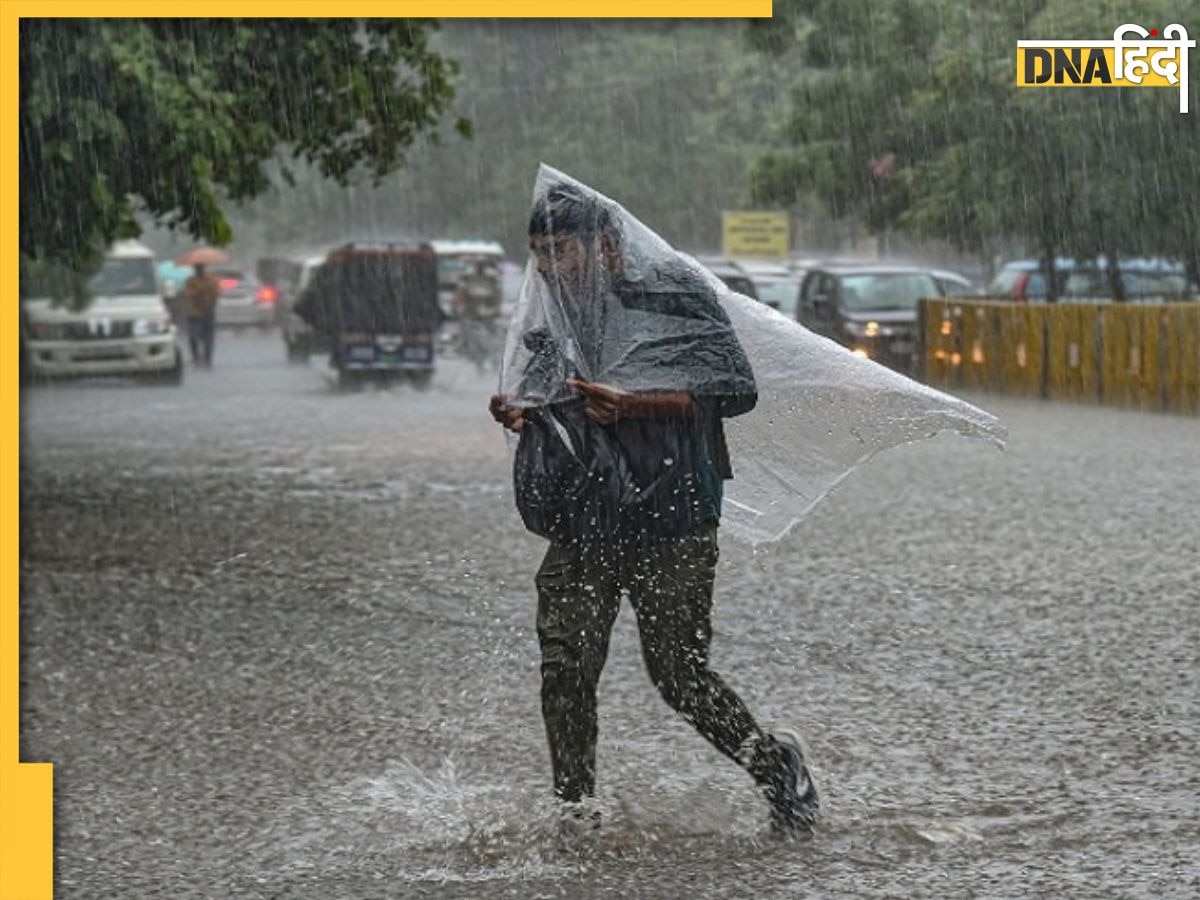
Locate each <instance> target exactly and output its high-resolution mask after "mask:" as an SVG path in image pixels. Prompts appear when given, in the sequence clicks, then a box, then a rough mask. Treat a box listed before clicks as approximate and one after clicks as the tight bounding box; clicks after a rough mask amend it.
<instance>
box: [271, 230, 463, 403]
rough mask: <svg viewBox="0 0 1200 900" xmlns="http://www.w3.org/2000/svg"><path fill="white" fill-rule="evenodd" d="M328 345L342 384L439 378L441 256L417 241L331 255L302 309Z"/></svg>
mask: <svg viewBox="0 0 1200 900" xmlns="http://www.w3.org/2000/svg"><path fill="white" fill-rule="evenodd" d="M295 309H296V313H297V314H298V315H300V316H301V317H302V318H303V319H304V320H305V321H307V322H308V323H309V324H310V325H312V327H313V329H314V330H315V331H317V332H319V333H321V334H323V335H325V336H326V337H327V338H328V341H329V345H330V347H331V351H330V360H329V361H330V365H331V366H332V367H333V368H334V369H336V370H337V373H338V383H339V385H341V386H343V387H349V386H354V385H358V384H361V383H363V382H364V381H366V380H369V379H379V380H395V379H397V378H403V379H406V380H407V381H409V382H410V383H412V384H414V385H415V386H417V387H421V388H423V387H427V386H428V385H429V383H430V381H431V380H432V378H433V371H434V360H435V353H434V349H435V348H434V343H435V337H436V334H437V330H438V326H439V325H440V324H441V321H442V313H441V310H440V308H439V306H438V268H437V255H436V254H435V253H434V251H433V248H432V247H431V246H430V245H429V244H425V243H420V242H416V241H380V240H368V241H358V242H352V243H347V244H344V245H342V246H340V247H337V248H336V249H334V250H332V251H330V252H329V254H328V256H327V257H326V260H325V263H324V265H322V266H321V267H320V268H319V269H318V270H317V271H316V273H315V274H314V276H313V279H312V281H311V282H310V284H309V285H308V286H307V287H306V288H305V289H304V291H303V293H302V294H301V296H300V298H299V299H298V301H297V303H296V308H295Z"/></svg>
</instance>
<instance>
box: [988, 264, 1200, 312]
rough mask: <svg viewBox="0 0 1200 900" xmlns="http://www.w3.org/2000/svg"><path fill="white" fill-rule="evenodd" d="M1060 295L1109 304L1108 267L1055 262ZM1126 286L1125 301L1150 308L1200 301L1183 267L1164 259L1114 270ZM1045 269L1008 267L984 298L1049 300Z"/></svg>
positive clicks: (1041, 266)
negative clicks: (1170, 303)
mask: <svg viewBox="0 0 1200 900" xmlns="http://www.w3.org/2000/svg"><path fill="white" fill-rule="evenodd" d="M1054 268H1055V273H1056V275H1057V277H1058V283H1059V292H1058V295H1059V297H1060V298H1061V299H1063V300H1086V301H1090V302H1102V303H1103V302H1109V301H1111V300H1113V291H1112V287H1111V285H1110V283H1109V278H1108V271H1107V263H1106V262H1105V260H1104V259H1103V258H1100V259H1094V260H1078V261H1077V260H1074V259H1067V258H1064V259H1058V260H1056V261H1055V263H1054ZM1118 268H1119V269H1120V272H1121V279H1122V281H1123V282H1124V284H1125V296H1126V299H1128V300H1130V301H1132V302H1143V303H1154V302H1172V301H1187V300H1195V299H1198V298H1200V288H1198V287H1197V286H1196V285H1195V284H1193V283H1191V282H1190V281H1189V280H1188V278H1187V275H1186V272H1185V270H1184V267H1183V266H1182V265H1180V264H1179V263H1175V262H1172V261H1170V260H1164V259H1140V258H1139V259H1125V260H1121V261H1120V263H1119V264H1118ZM1047 270H1048V267H1047V266H1046V265H1045V264H1044V263H1043V262H1042V261H1041V260H1037V259H1018V260H1013V261H1012V262H1009V263H1006V264H1005V265H1004V267H1003V268H1001V270H1000V271H999V273H997V275H996V277H995V278H994V279H993V280H992V283H991V284H990V285H989V286H988V291H987V292H988V294H989V295H990V296H994V297H1005V298H1010V299H1013V300H1027V301H1035V302H1036V301H1041V300H1045V299H1046V297H1047V296H1049V289H1048V288H1049V278H1048V277H1047V276H1048V274H1049V273H1048V271H1047Z"/></svg>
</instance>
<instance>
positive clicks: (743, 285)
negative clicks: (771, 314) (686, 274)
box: [697, 256, 758, 300]
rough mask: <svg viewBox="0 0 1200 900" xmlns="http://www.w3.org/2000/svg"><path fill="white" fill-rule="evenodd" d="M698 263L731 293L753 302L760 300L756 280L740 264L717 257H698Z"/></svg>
mask: <svg viewBox="0 0 1200 900" xmlns="http://www.w3.org/2000/svg"><path fill="white" fill-rule="evenodd" d="M697 261H698V262H699V263H700V264H701V265H703V266H704V267H705V268H706V269H708V270H709V271H710V272H712V273H713V274H714V275H716V276H717V278H719V279H721V281H722V282H724V283H725V286H726V287H728V288H729V289H730V290H731V291H734V292H736V293H738V294H742V295H744V296H746V297H749V298H751V299H752V300H757V299H758V289H757V288H755V286H754V280H753V279H752V278H751V277H750V275H749V274H748V273H747V272H746V270H745V269H743V268H742V267H741V266H740V265H739V264H738V263H736V262H734V261H733V260H730V259H724V258H722V257H716V256H701V257H697Z"/></svg>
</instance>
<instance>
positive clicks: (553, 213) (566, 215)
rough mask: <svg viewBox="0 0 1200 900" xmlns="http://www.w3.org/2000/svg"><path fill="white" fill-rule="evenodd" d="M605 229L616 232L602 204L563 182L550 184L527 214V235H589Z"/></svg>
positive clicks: (614, 234)
mask: <svg viewBox="0 0 1200 900" xmlns="http://www.w3.org/2000/svg"><path fill="white" fill-rule="evenodd" d="M605 232H607V233H609V234H612V235H613V236H614V237H615V236H616V229H615V228H614V227H613V220H612V216H611V214H610V213H609V211H608V208H607V207H606V205H605V204H604V203H602V202H601V201H599V200H597V199H596V198H595V197H591V196H589V195H587V194H585V193H584V192H583V191H581V190H579V188H577V187H575V186H574V185H571V184H567V183H566V182H558V183H556V184H552V185H551V186H550V189H549V190H547V191H546V195H545V196H544V197H542V198H541V199H539V200H538V201H537V202H536V203H535V204H534V205H533V212H532V213H531V214H530V216H529V236H530V237H550V236H551V235H573V236H575V237H580V238H591V237H595V236H596V235H598V234H603V233H605Z"/></svg>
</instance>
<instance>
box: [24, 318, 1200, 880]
mask: <svg viewBox="0 0 1200 900" xmlns="http://www.w3.org/2000/svg"><path fill="white" fill-rule="evenodd" d="M493 381H494V378H493V377H486V376H479V375H476V374H475V373H474V372H473V371H472V370H468V369H466V368H464V367H463V366H462V365H461V364H457V363H456V361H453V360H450V361H447V362H445V363H444V364H443V365H442V368H441V370H440V371H439V373H438V375H437V377H436V378H435V380H434V383H433V385H432V387H430V389H429V390H427V391H424V392H421V391H417V390H414V389H410V388H404V387H396V388H392V389H389V390H367V391H364V392H361V393H353V394H338V393H337V392H336V391H335V390H333V388H332V386H331V383H330V379H329V378H328V377H327V376H326V374H325V373H324V372H323V371H322V366H321V364H318V363H315V362H314V363H313V364H312V365H311V366H309V367H298V366H294V365H291V366H290V365H288V364H287V363H286V362H285V361H284V353H283V347H282V342H280V341H279V340H278V338H277V337H274V336H263V335H254V336H241V337H225V336H222V337H221V338H220V340H219V343H218V348H217V368H216V370H215V371H213V372H211V373H209V372H199V373H197V372H191V371H189V373H188V377H187V380H186V382H185V384H184V385H183V386H182V387H181V388H169V387H135V386H128V385H122V384H115V383H99V382H98V383H85V384H75V385H65V386H58V387H48V388H35V389H31V390H27V391H25V392H24V394H23V396H22V423H23V424H22V458H23V471H22V482H21V487H22V497H21V503H22V509H21V534H22V544H21V602H22V607H21V609H22V634H21V646H22V669H21V680H22V693H21V723H22V747H21V750H22V758H23V759H25V760H28V761H41V760H46V761H52V762H54V763H55V794H56V808H55V813H56V821H55V824H56V852H57V868H56V882H57V891H58V894H57V896H60V897H252V898H256V897H264V898H265V897H272V898H279V897H322V898H323V897H356V898H357V897H462V898H468V897H472V898H474V897H520V898H540V897H584V898H592V897H609V896H622V895H624V896H644V897H677V896H685V895H686V896H695V897H702V898H710V897H711V898H717V897H733V896H739V897H741V896H747V897H755V898H769V897H781V898H782V897H832V896H840V897H872V898H874V897H934V896H936V897H989V898H993V897H1031V896H1032V897H1056V898H1057V897H1063V896H1068V897H1091V896H1104V897H1147V898H1149V897H1154V898H1164V897H1194V896H1196V895H1197V893H1200V818H1198V817H1197V796H1198V795H1200V774H1198V771H1197V766H1196V747H1197V745H1198V744H1200V659H1198V657H1200V550H1198V543H1200V540H1198V536H1200V421H1197V420H1195V419H1183V418H1175V417H1158V416H1149V415H1143V414H1137V413H1124V412H1115V411H1112V410H1102V409H1095V408H1087V407H1070V406H1058V405H1043V404H1040V403H1030V402H1023V401H1013V400H1001V399H997V398H988V397H972V398H969V399H972V400H973V401H975V402H978V403H980V404H981V405H983V406H984V407H985V408H987V409H989V410H990V411H992V412H994V413H996V414H998V415H1000V416H1001V417H1002V418H1003V419H1004V420H1005V422H1006V423H1007V424H1008V426H1009V428H1010V430H1011V440H1010V446H1009V449H1008V451H1007V452H1006V453H1004V454H998V453H996V452H994V451H992V450H989V449H988V448H986V447H984V446H982V445H977V444H974V443H971V442H966V441H962V440H956V439H952V438H940V439H937V440H933V441H929V442H926V443H924V444H921V445H914V446H911V447H905V448H901V449H899V450H896V451H892V452H889V453H886V454H884V455H882V456H880V457H879V458H877V459H876V460H874V461H873V462H872V463H870V464H869V465H868V466H867V467H865V468H864V469H862V470H860V471H859V472H857V473H855V474H854V475H853V476H851V478H849V479H848V480H847V481H846V482H845V483H844V484H843V486H842V487H841V488H839V489H838V490H837V491H836V492H835V493H834V494H833V496H832V497H831V498H830V499H828V500H827V501H826V502H825V503H824V504H823V505H822V506H821V507H819V508H818V510H817V511H816V512H815V514H814V515H812V516H811V517H810V518H809V519H807V520H806V521H805V522H803V523H802V524H801V525H799V526H798V527H797V528H795V529H794V530H793V531H792V533H790V534H789V535H788V536H787V537H786V538H785V539H783V540H782V541H780V542H779V543H777V544H775V545H772V546H770V547H768V548H766V549H760V550H759V551H758V552H757V553H753V552H751V551H750V550H749V549H748V548H746V547H744V546H739V545H738V544H736V543H735V542H733V541H732V540H727V541H725V543H724V546H723V548H722V562H721V567H720V570H719V574H718V581H717V604H716V612H715V636H714V642H713V662H714V667H715V668H716V669H717V670H718V671H720V672H721V673H722V674H723V675H724V676H725V677H726V679H727V680H728V681H729V682H730V684H731V685H732V686H733V687H734V688H735V689H736V690H738V691H739V693H741V695H742V696H743V697H744V698H745V699H746V700H747V702H748V703H749V705H750V706H751V708H752V709H753V710H754V711H755V713H756V714H757V715H758V717H759V719H760V720H761V721H762V722H764V723H771V722H776V721H793V722H795V723H796V724H797V725H799V726H800V727H801V728H802V729H803V731H804V732H805V733H806V736H807V738H808V742H809V745H810V747H811V751H812V754H813V762H814V771H815V776H816V778H817V782H818V785H819V786H820V787H821V788H822V792H823V800H824V805H825V810H826V820H825V826H824V828H823V829H822V830H821V831H820V832H819V833H818V834H817V835H816V837H815V838H813V839H812V840H810V841H804V842H800V843H785V842H780V841H777V840H775V839H773V838H772V837H771V836H770V834H769V833H768V831H767V828H766V815H765V807H764V805H763V803H762V801H761V800H760V799H759V797H758V796H757V794H756V793H755V791H754V789H753V786H752V784H751V782H750V780H749V779H748V778H747V777H746V776H745V775H744V774H743V773H742V772H741V771H740V770H738V769H736V768H735V767H734V766H733V765H732V764H730V763H729V762H727V761H726V760H725V759H724V758H723V757H721V756H720V755H719V754H718V753H717V752H716V751H715V750H713V749H711V748H710V747H708V746H707V745H706V744H705V743H704V742H703V740H702V739H701V738H700V737H698V736H697V735H696V734H695V733H694V732H693V731H692V730H691V728H690V727H689V726H688V725H687V724H686V723H685V722H683V721H682V720H681V719H678V718H676V717H675V716H674V714H673V713H671V712H670V711H669V710H668V709H667V707H666V706H665V705H664V704H663V702H662V701H661V699H660V698H659V697H658V695H657V693H656V691H655V690H654V688H653V687H652V685H651V684H650V682H649V680H648V678H647V677H646V675H645V673H644V670H643V667H642V663H641V659H640V655H639V648H638V642H637V633H636V629H635V627H634V622H633V617H632V615H631V614H630V611H629V610H628V608H626V609H625V610H624V611H623V612H622V615H621V617H620V618H619V620H618V623H617V626H616V629H615V632H614V636H613V643H612V649H611V654H610V659H609V663H608V666H607V668H606V670H605V674H604V677H603V679H602V681H601V687H600V717H601V725H600V727H601V732H600V744H599V759H598V766H599V783H600V788H599V793H600V796H599V798H598V801H599V805H600V806H601V808H602V810H603V813H604V826H603V828H602V829H601V831H600V832H599V834H598V835H597V836H596V838H595V840H594V841H591V842H589V843H587V844H586V845H585V846H583V847H582V848H578V847H575V848H564V847H562V846H561V844H560V842H559V840H558V829H557V819H556V817H555V815H554V811H553V808H552V806H551V804H550V803H549V801H548V793H549V763H548V758H547V752H546V749H545V739H544V733H543V730H542V724H541V718H540V708H539V673H538V652H537V644H536V635H535V633H534V628H533V625H534V612H535V601H534V592H533V583H532V579H533V572H534V570H535V568H536V566H537V563H538V561H539V559H540V556H541V552H542V550H543V546H544V545H543V543H542V542H541V541H540V540H539V539H537V538H535V537H533V536H531V535H529V534H527V533H525V532H524V531H523V530H522V528H521V525H520V521H519V519H518V517H517V514H516V512H515V510H514V509H513V506H512V497H511V488H510V486H509V457H508V450H507V448H506V445H505V441H504V439H503V437H502V436H501V435H500V433H499V431H498V429H497V428H496V426H494V425H493V424H492V423H491V422H490V420H489V418H488V416H487V414H486V411H485V408H484V407H485V403H486V397H487V394H488V393H489V391H490V389H491V385H492V382H493ZM736 465H737V461H736V460H734V466H735V470H736Z"/></svg>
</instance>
